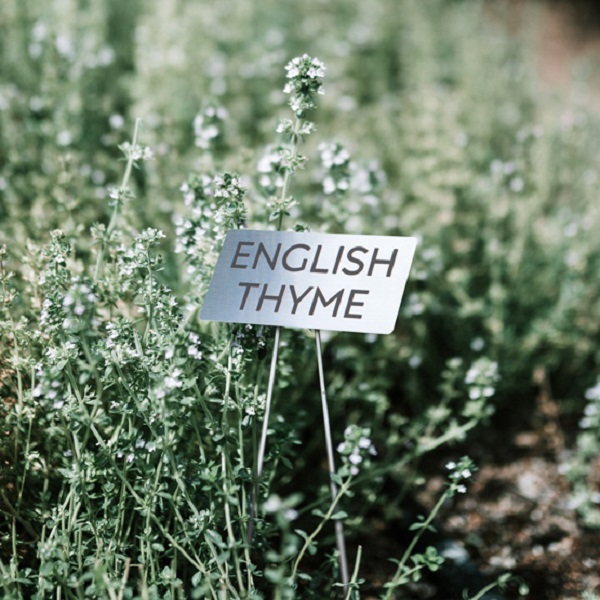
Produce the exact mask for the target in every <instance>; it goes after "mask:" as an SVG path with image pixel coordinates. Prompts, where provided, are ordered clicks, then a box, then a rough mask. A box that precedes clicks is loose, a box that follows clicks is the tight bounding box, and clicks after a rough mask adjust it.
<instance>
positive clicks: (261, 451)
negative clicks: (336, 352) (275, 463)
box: [248, 327, 281, 545]
mask: <svg viewBox="0 0 600 600" xmlns="http://www.w3.org/2000/svg"><path fill="white" fill-rule="evenodd" d="M280 333H281V327H275V341H274V342H273V352H272V354H271V368H270V369H269V383H268V385H267V399H266V402H265V414H264V417H263V424H262V431H261V435H260V443H259V446H258V456H257V458H256V474H255V479H254V487H253V489H252V501H251V504H250V521H249V523H248V545H250V544H251V543H252V537H253V535H254V519H255V518H256V515H257V503H258V486H259V485H260V480H261V479H262V472H263V465H264V462H265V449H266V446H267V431H268V429H269V418H270V416H271V400H272V398H273V388H274V387H275V375H276V374H277V358H278V355H279V337H280Z"/></svg>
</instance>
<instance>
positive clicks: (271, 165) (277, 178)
mask: <svg viewBox="0 0 600 600" xmlns="http://www.w3.org/2000/svg"><path fill="white" fill-rule="evenodd" d="M283 149H284V148H283V146H274V145H269V146H267V147H266V149H265V153H264V154H263V155H262V156H261V157H260V159H259V161H258V164H257V165H256V171H257V172H258V187H259V189H260V190H261V192H262V193H263V194H264V195H265V196H267V197H269V196H274V195H275V194H277V192H278V191H279V190H281V189H282V188H283V175H284V169H283V164H282V163H283V159H282V152H283Z"/></svg>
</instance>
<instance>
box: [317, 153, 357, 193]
mask: <svg viewBox="0 0 600 600" xmlns="http://www.w3.org/2000/svg"><path fill="white" fill-rule="evenodd" d="M319 153H320V156H321V165H322V166H323V168H324V169H325V173H326V174H325V177H324V179H323V193H324V194H325V195H327V196H330V195H332V194H337V195H340V196H341V195H344V194H345V193H346V192H347V191H348V189H349V188H350V164H351V163H350V152H348V150H347V149H346V148H345V147H344V146H343V145H342V144H338V143H337V142H322V143H321V144H319Z"/></svg>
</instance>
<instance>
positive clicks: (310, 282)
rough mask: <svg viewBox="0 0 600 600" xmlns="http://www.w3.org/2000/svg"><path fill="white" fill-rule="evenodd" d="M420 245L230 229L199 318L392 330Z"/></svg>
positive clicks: (380, 239) (378, 238)
mask: <svg viewBox="0 0 600 600" xmlns="http://www.w3.org/2000/svg"><path fill="white" fill-rule="evenodd" d="M415 247H416V239H415V238H411V237H388V236H366V235H339V234H320V233H296V232H291V231H252V230H244V229H236V230H232V231H230V232H229V233H228V234H227V237H226V239H225V242H224V245H223V250H222V251H221V254H220V255H219V259H218V261H217V265H216V267H215V272H214V274H213V277H212V280H211V283H210V286H209V289H208V292H207V294H206V297H205V300H204V304H203V306H202V311H201V313H200V318H201V319H204V320H209V321H226V322H231V323H254V324H258V325H277V326H282V327H297V328H302V329H323V330H332V331H354V332H363V333H382V334H385V333H391V332H392V331H393V329H394V325H395V323H396V318H397V316H398V309H399V308H400V301H401V299H402V294H403V292H404V286H405V284H406V280H407V278H408V273H409V270H410V265H411V263H412V259H413V255H414V252H415Z"/></svg>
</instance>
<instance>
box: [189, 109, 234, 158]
mask: <svg viewBox="0 0 600 600" xmlns="http://www.w3.org/2000/svg"><path fill="white" fill-rule="evenodd" d="M226 118H227V110H226V109H225V108H223V107H222V106H213V105H210V106H207V107H206V108H204V109H203V110H202V111H200V112H199V113H198V114H197V115H196V117H195V118H194V137H195V138H196V139H195V143H196V146H197V147H198V148H202V149H203V150H209V149H210V148H211V146H212V144H213V143H214V141H215V140H216V138H218V137H219V136H220V135H221V126H222V123H223V121H225V119H226Z"/></svg>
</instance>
